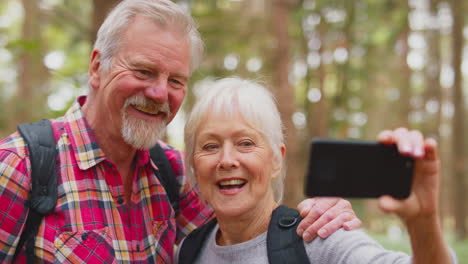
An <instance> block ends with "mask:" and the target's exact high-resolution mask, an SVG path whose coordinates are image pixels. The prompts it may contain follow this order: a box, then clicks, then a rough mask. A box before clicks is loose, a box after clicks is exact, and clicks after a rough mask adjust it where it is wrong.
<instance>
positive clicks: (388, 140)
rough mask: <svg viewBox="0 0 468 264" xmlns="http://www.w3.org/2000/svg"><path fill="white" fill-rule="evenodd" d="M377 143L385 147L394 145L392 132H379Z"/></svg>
mask: <svg viewBox="0 0 468 264" xmlns="http://www.w3.org/2000/svg"><path fill="white" fill-rule="evenodd" d="M377 141H379V142H380V143H382V144H385V145H388V144H393V143H395V139H394V138H393V132H392V131H390V130H384V131H382V132H380V133H379V135H378V136H377Z"/></svg>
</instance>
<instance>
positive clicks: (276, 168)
mask: <svg viewBox="0 0 468 264" xmlns="http://www.w3.org/2000/svg"><path fill="white" fill-rule="evenodd" d="M280 154H281V156H280V157H279V158H275V161H274V162H273V178H276V177H277V176H278V175H279V173H280V172H281V169H282V168H283V160H284V157H285V156H286V146H285V145H284V144H281V146H280Z"/></svg>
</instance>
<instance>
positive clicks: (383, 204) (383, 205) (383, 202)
mask: <svg viewBox="0 0 468 264" xmlns="http://www.w3.org/2000/svg"><path fill="white" fill-rule="evenodd" d="M379 207H380V209H381V210H382V211H384V212H386V213H393V214H398V213H399V212H400V211H401V210H402V207H403V204H402V202H401V201H399V200H396V199H394V198H392V197H391V196H389V195H384V196H382V197H380V198H379Z"/></svg>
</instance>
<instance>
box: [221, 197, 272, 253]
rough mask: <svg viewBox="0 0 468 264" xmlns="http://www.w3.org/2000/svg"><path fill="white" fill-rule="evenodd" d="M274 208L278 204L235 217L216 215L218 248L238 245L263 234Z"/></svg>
mask: <svg viewBox="0 0 468 264" xmlns="http://www.w3.org/2000/svg"><path fill="white" fill-rule="evenodd" d="M276 207H278V204H277V203H276V202H273V203H271V204H270V205H269V206H262V207H260V208H256V209H255V210H249V211H248V212H247V213H246V214H243V215H239V216H236V217H233V216H222V215H217V219H218V223H219V231H218V233H217V234H216V243H217V244H218V245H220V246H228V245H234V244H239V243H242V242H245V241H248V240H250V239H253V238H255V237H257V236H259V235H261V234H263V233H265V232H266V231H267V230H268V225H269V224H270V219H271V214H272V212H273V210H275V209H276Z"/></svg>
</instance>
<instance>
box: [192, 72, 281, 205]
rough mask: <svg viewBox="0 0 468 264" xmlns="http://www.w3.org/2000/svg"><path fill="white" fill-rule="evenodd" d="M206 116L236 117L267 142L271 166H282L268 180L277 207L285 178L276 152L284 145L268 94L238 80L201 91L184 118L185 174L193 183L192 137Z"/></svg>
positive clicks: (222, 81)
mask: <svg viewBox="0 0 468 264" xmlns="http://www.w3.org/2000/svg"><path fill="white" fill-rule="evenodd" d="M210 112H212V113H224V114H226V115H228V116H232V115H235V114H239V115H240V116H241V117H242V118H243V119H244V120H245V121H246V122H247V123H248V124H249V125H251V126H252V127H253V128H254V129H255V130H257V131H258V132H259V133H261V134H262V135H263V136H264V137H265V138H266V139H267V142H268V143H269V144H270V147H271V149H272V151H273V157H274V160H273V161H272V162H281V163H282V165H283V166H282V169H281V172H280V174H279V176H278V177H275V178H274V179H273V180H272V188H273V193H274V199H275V201H276V202H278V203H280V202H281V200H282V198H283V192H284V177H285V175H286V170H285V163H284V159H283V158H282V154H281V151H280V149H281V146H282V144H284V136H283V125H282V122H281V117H280V114H279V111H278V108H277V107H276V102H275V98H274V97H273V95H272V94H271V92H270V91H269V90H268V89H267V88H265V87H264V86H263V85H261V84H259V83H257V82H254V81H251V80H245V79H241V78H238V77H231V78H225V79H221V80H218V81H215V82H214V84H213V85H212V86H210V87H207V88H206V89H205V90H204V92H203V93H202V94H201V95H200V99H199V100H198V101H197V102H196V103H195V106H194V107H193V109H192V111H191V113H190V115H189V117H188V120H187V123H186V124H185V131H184V139H185V147H186V164H187V166H186V168H187V174H188V176H189V178H190V180H191V181H192V182H194V183H196V181H195V177H194V171H193V165H194V164H193V156H194V151H195V134H196V131H197V129H198V128H199V127H200V126H201V125H202V122H203V121H204V120H205V118H206V116H207V115H208V114H209V113H210Z"/></svg>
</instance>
